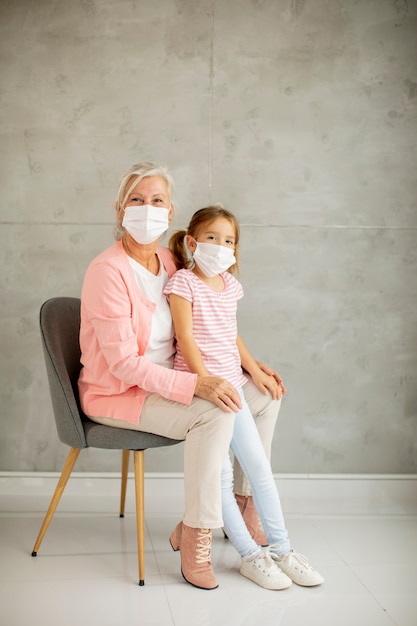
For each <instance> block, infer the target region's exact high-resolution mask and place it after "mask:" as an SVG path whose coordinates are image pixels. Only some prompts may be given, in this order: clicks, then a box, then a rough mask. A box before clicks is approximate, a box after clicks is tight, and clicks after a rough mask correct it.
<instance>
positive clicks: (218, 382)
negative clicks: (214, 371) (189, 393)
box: [194, 376, 242, 413]
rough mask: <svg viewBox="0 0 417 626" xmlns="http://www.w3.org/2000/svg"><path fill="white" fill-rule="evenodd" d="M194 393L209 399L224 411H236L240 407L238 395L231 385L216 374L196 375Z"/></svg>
mask: <svg viewBox="0 0 417 626" xmlns="http://www.w3.org/2000/svg"><path fill="white" fill-rule="evenodd" d="M194 395H195V396H198V397H199V398H204V399H205V400H210V402H213V403H214V404H216V405H217V406H218V407H220V408H221V409H222V410H223V411H225V412H226V413H237V412H238V411H239V410H240V409H241V408H242V403H241V401H240V395H239V393H238V392H237V391H236V389H235V388H234V387H233V385H231V384H230V383H228V382H227V381H226V380H224V379H223V378H218V377H217V376H198V378H197V384H196V387H195V390H194Z"/></svg>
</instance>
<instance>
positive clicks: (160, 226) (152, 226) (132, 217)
mask: <svg viewBox="0 0 417 626" xmlns="http://www.w3.org/2000/svg"><path fill="white" fill-rule="evenodd" d="M168 216H169V211H168V209H163V208H161V207H155V206H152V205H151V204H144V205H141V206H127V207H126V208H125V214H124V217H123V222H122V226H123V228H125V229H126V230H127V232H128V233H129V235H131V236H132V237H133V239H134V240H135V241H136V242H137V243H143V244H145V243H153V242H154V241H156V240H157V239H159V237H160V236H161V235H162V234H163V233H164V232H165V231H166V230H168V226H169V221H168Z"/></svg>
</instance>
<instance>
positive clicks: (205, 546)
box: [195, 528, 211, 563]
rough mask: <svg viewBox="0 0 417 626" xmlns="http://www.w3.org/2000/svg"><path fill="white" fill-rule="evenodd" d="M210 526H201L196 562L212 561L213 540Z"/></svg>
mask: <svg viewBox="0 0 417 626" xmlns="http://www.w3.org/2000/svg"><path fill="white" fill-rule="evenodd" d="M210 533H211V530H210V528H199V529H198V537H197V546H196V555H195V560H196V563H207V561H210V555H211V541H210Z"/></svg>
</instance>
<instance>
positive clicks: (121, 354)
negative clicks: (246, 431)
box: [78, 241, 197, 424]
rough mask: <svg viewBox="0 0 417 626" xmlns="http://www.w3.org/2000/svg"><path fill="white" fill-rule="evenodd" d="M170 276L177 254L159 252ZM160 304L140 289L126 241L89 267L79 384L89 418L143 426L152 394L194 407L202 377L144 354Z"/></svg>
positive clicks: (84, 289)
mask: <svg viewBox="0 0 417 626" xmlns="http://www.w3.org/2000/svg"><path fill="white" fill-rule="evenodd" d="M158 255H159V257H160V259H161V260H162V262H163V264H164V266H165V268H166V270H167V272H168V274H169V276H171V275H172V274H173V273H174V272H175V270H176V267H175V264H174V261H173V259H172V256H171V253H170V252H169V250H168V249H167V248H162V247H161V248H158ZM154 309H155V303H154V302H150V301H149V300H147V299H146V298H145V297H144V296H143V294H142V293H141V291H140V290H139V288H138V286H137V283H136V280H135V277H134V274H133V270H132V268H131V266H130V263H129V260H128V257H127V255H126V253H125V251H124V249H123V245H122V242H121V241H117V242H116V243H115V244H113V245H112V246H111V247H110V248H107V250H104V252H102V253H101V254H100V255H99V256H98V257H96V258H95V259H94V260H93V261H92V262H91V264H90V265H89V267H88V269H87V272H86V275H85V278H84V283H83V287H82V291H81V328H80V345H81V363H82V365H83V367H82V369H81V373H80V378H79V381H78V388H79V392H80V401H81V407H82V409H83V411H84V413H85V414H86V415H92V416H96V417H112V418H114V419H120V420H124V421H126V422H129V423H131V424H138V423H139V418H140V413H141V410H142V406H143V403H144V401H145V398H146V394H147V393H148V392H156V393H159V394H160V395H161V396H163V397H164V398H168V399H169V400H175V401H176V402H181V403H182V404H190V403H191V400H192V398H193V395H194V390H195V386H196V382H197V375H196V374H190V373H188V372H178V371H176V370H173V369H172V370H171V369H168V368H166V367H162V366H160V365H156V364H155V363H152V362H151V361H149V360H148V359H146V357H144V356H143V355H144V353H145V350H146V347H147V345H148V342H149V336H150V331H151V321H152V314H153V311H154Z"/></svg>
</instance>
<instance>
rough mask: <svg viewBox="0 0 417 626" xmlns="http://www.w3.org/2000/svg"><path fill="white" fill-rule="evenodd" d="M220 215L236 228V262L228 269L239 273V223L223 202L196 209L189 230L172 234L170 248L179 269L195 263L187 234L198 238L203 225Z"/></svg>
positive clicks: (233, 272) (232, 272)
mask: <svg viewBox="0 0 417 626" xmlns="http://www.w3.org/2000/svg"><path fill="white" fill-rule="evenodd" d="M218 217H224V218H225V219H226V220H228V221H229V222H230V223H231V224H232V226H233V228H234V231H235V248H234V253H235V257H236V263H235V264H234V265H232V266H231V267H229V269H228V270H227V271H228V272H230V273H231V274H238V273H239V237H240V228H239V224H238V222H237V220H236V218H235V216H234V215H233V213H230V211H228V210H227V209H225V208H224V207H223V206H222V205H221V204H214V205H213V206H207V207H204V208H203V209H200V210H199V211H196V212H195V213H194V215H193V216H192V218H191V221H190V223H189V225H188V228H187V230H176V231H175V232H174V233H173V234H172V235H171V237H170V240H169V249H170V250H171V252H172V254H173V256H174V260H175V263H176V265H177V267H178V269H184V268H186V269H190V268H191V267H193V265H194V262H193V258H192V255H191V253H190V252H189V250H188V249H187V247H186V244H185V237H186V235H190V236H191V237H194V239H197V237H198V235H199V232H200V231H201V229H202V227H203V226H206V225H208V224H210V223H211V222H214V220H216V219H217V218H218Z"/></svg>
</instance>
